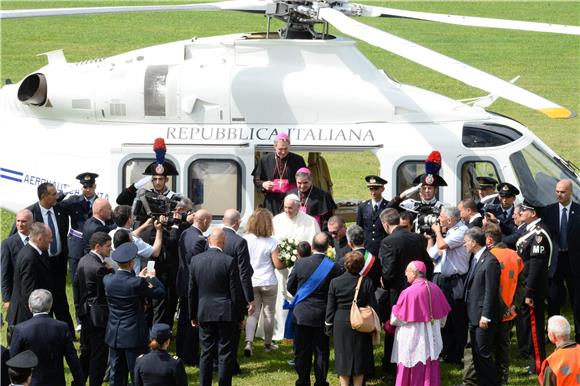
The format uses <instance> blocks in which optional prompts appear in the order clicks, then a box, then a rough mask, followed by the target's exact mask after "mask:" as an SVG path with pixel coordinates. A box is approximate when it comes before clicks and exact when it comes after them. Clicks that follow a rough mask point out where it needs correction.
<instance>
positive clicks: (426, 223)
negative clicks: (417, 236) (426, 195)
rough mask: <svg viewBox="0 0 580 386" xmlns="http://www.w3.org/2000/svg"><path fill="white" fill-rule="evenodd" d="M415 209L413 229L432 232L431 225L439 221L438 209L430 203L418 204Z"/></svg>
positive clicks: (428, 233) (420, 231)
mask: <svg viewBox="0 0 580 386" xmlns="http://www.w3.org/2000/svg"><path fill="white" fill-rule="evenodd" d="M416 211H417V218H416V220H415V231H416V232H417V233H422V234H427V235H431V234H433V231H432V230H431V226H432V225H433V224H438V223H439V214H440V212H441V211H440V209H439V208H436V207H434V206H432V205H427V204H420V205H419V206H418V207H417V208H416Z"/></svg>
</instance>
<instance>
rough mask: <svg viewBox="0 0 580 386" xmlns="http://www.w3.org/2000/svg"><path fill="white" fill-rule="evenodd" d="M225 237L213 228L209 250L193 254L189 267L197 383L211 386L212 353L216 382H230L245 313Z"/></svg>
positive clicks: (238, 278)
mask: <svg viewBox="0 0 580 386" xmlns="http://www.w3.org/2000/svg"><path fill="white" fill-rule="evenodd" d="M225 240H226V236H225V233H224V230H223V229H219V228H216V229H214V230H213V231H212V233H211V235H210V236H209V240H208V242H209V249H208V250H207V251H206V252H203V253H201V254H199V255H196V256H195V257H194V258H193V259H192V260H191V265H190V267H189V314H190V315H191V325H192V326H194V327H199V340H200V344H201V355H200V360H199V380H200V385H201V386H211V380H212V368H213V358H214V355H215V353H216V352H217V354H218V358H219V359H218V378H219V384H220V385H222V386H229V385H231V384H232V375H233V366H234V360H235V355H236V353H235V352H234V346H235V345H234V340H235V339H236V337H238V333H237V332H236V330H239V326H238V323H239V321H240V320H242V319H243V316H244V313H245V304H246V303H245V300H244V295H243V293H242V289H241V282H240V274H239V272H238V264H237V262H236V260H235V259H234V258H233V257H232V256H228V255H226V254H225V253H224V252H223V250H224V247H225ZM238 339H239V337H238Z"/></svg>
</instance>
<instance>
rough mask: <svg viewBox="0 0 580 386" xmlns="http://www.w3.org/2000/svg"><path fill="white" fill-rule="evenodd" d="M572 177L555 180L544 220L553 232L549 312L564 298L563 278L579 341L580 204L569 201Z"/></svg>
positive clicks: (557, 313) (555, 310)
mask: <svg viewBox="0 0 580 386" xmlns="http://www.w3.org/2000/svg"><path fill="white" fill-rule="evenodd" d="M572 193H573V190H572V181H570V180H561V181H559V182H558V184H556V198H557V200H558V202H556V203H554V204H552V205H549V206H547V207H546V208H545V209H544V212H543V216H542V218H543V220H544V221H545V222H546V225H547V226H548V230H549V231H550V236H552V242H553V247H554V249H553V251H552V260H551V264H550V267H549V269H550V279H549V289H548V315H550V316H551V315H559V314H560V307H561V306H562V305H563V303H564V302H565V299H566V291H565V288H564V281H566V287H567V288H568V294H569V297H570V299H571V303H572V307H573V310H574V324H575V331H576V336H575V339H576V343H580V237H578V235H580V205H579V204H578V203H577V202H573V201H572Z"/></svg>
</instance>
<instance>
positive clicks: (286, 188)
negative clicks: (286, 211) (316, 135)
mask: <svg viewBox="0 0 580 386" xmlns="http://www.w3.org/2000/svg"><path fill="white" fill-rule="evenodd" d="M289 146H290V138H289V137H288V134H286V133H280V134H278V135H277V136H276V137H275V139H274V153H268V154H266V155H264V156H263V157H262V158H261V159H260V162H258V164H257V165H256V168H255V169H254V171H253V172H252V175H253V176H254V184H255V185H256V187H257V188H258V189H261V190H262V192H263V193H264V205H263V206H264V207H265V208H266V209H268V210H270V211H271V212H272V213H273V214H274V215H277V214H278V213H280V212H281V211H282V202H283V200H284V197H285V196H286V195H287V194H288V193H289V192H290V191H291V190H292V189H294V188H296V179H295V174H296V172H297V171H298V169H300V168H302V167H306V164H305V163H304V159H303V158H302V157H301V156H299V155H298V154H294V153H290V152H289V150H288V148H289Z"/></svg>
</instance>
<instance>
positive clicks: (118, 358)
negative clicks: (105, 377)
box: [103, 242, 165, 386]
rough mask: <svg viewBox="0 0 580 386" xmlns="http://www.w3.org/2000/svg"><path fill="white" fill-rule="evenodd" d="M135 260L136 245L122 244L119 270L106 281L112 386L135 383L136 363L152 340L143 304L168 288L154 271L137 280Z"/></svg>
mask: <svg viewBox="0 0 580 386" xmlns="http://www.w3.org/2000/svg"><path fill="white" fill-rule="evenodd" d="M136 256H137V246H136V245H135V244H134V243H132V242H131V243H124V244H121V245H120V246H119V247H118V248H117V249H115V251H113V254H112V258H113V260H114V261H115V262H117V264H119V269H118V270H117V271H116V272H115V273H112V274H108V275H107V276H105V277H104V278H103V284H104V286H105V294H106V296H107V304H108V306H109V320H108V322H107V330H106V332H105V342H106V343H107V345H108V346H109V361H110V366H111V373H110V376H109V383H110V385H111V386H117V385H126V384H127V375H129V374H130V375H131V379H132V380H133V382H134V372H133V370H134V368H135V360H136V359H137V357H138V356H139V355H140V354H143V353H144V352H145V351H147V339H148V336H149V329H148V327H147V321H146V320H145V312H144V311H143V305H142V302H143V300H144V299H145V298H162V297H163V296H165V288H164V287H163V284H162V283H161V282H160V281H159V280H158V279H157V278H156V277H155V271H147V269H146V268H144V269H143V270H142V271H141V272H140V273H139V276H135V273H134V272H133V266H134V264H135V262H134V259H135V257H136Z"/></svg>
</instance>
